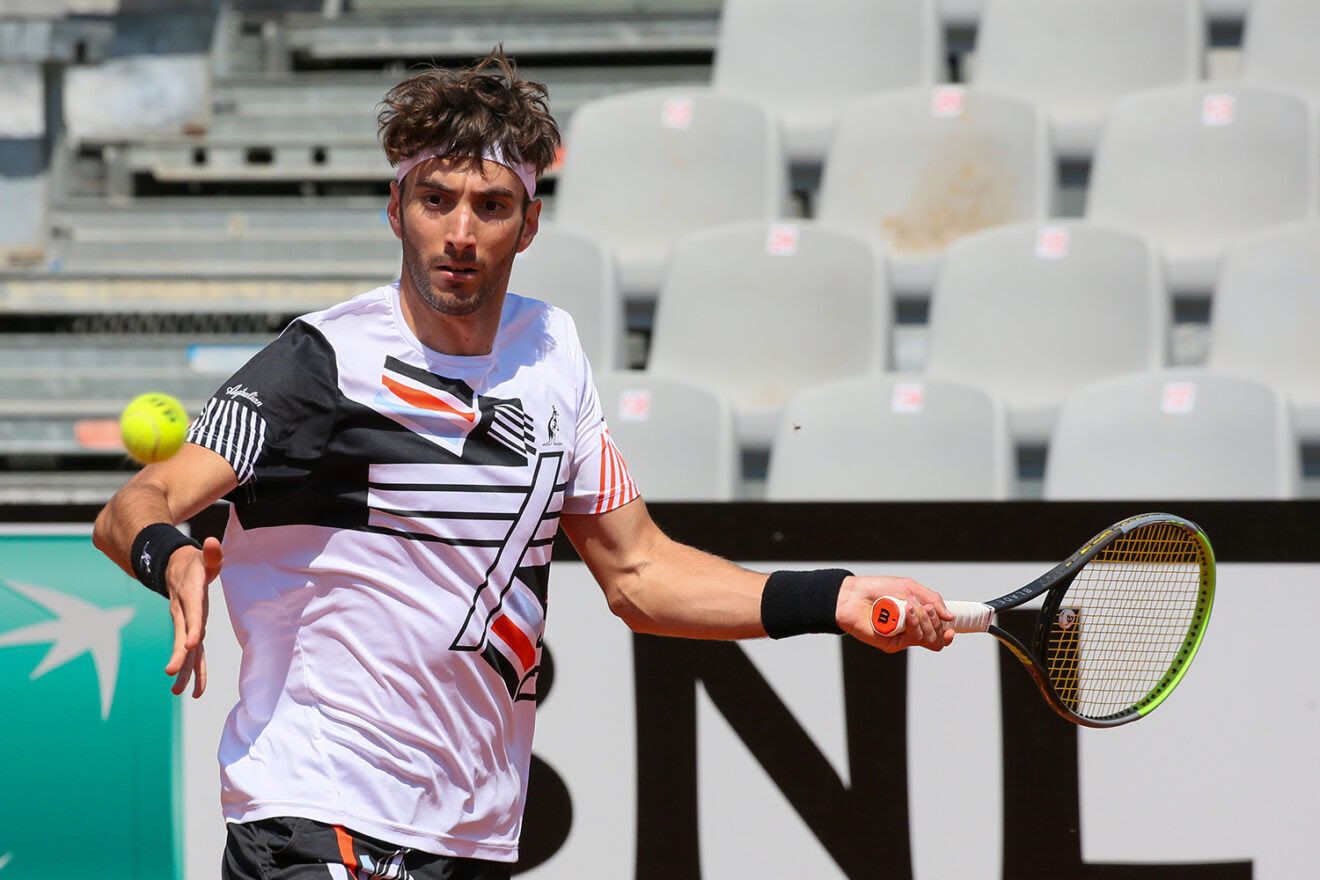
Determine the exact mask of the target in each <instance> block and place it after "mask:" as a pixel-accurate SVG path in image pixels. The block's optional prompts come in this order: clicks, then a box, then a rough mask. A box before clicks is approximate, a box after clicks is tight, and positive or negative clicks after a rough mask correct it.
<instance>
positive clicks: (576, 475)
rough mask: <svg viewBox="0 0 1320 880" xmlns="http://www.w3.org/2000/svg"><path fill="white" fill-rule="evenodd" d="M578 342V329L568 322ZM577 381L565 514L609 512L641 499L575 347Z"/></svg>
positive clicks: (587, 368) (583, 359) (588, 368)
mask: <svg viewBox="0 0 1320 880" xmlns="http://www.w3.org/2000/svg"><path fill="white" fill-rule="evenodd" d="M569 329H570V330H571V331H572V333H573V339H574V342H575V343H576V340H577V335H576V330H573V328H572V322H571V320H570V322H569ZM575 354H576V357H577V371H576V378H577V382H578V389H577V391H578V413H577V437H576V440H575V442H574V446H573V462H572V464H571V466H570V468H569V481H568V488H567V489H566V490H565V492H564V508H563V509H564V512H565V513H587V514H597V513H608V512H610V511H611V510H615V509H617V508H620V507H622V506H623V505H625V504H627V503H628V502H630V501H634V500H636V499H637V498H640V497H641V493H640V492H639V491H638V490H637V484H636V483H635V482H633V478H632V476H631V475H630V474H629V473H628V465H627V464H626V463H625V462H624V460H623V455H622V454H621V453H620V452H619V448H618V447H617V446H615V445H614V439H613V438H612V437H611V436H610V429H609V425H607V424H606V422H605V413H604V412H603V411H602V409H601V405H600V395H599V394H598V392H597V391H596V380H595V378H594V377H593V376H592V374H591V365H590V364H589V363H588V362H587V356H586V354H585V353H584V352H583V351H582V349H581V346H580V345H578V346H576V353H575Z"/></svg>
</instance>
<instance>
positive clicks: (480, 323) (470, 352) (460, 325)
mask: <svg viewBox="0 0 1320 880" xmlns="http://www.w3.org/2000/svg"><path fill="white" fill-rule="evenodd" d="M399 306H400V308H401V309H402V310H403V319H404V321H405V322H407V324H408V329H409V330H411V331H412V332H413V335H414V336H416V337H417V341H418V342H420V343H421V344H422V345H424V346H426V347H427V348H429V349H431V350H432V351H437V352H439V353H441V354H450V355H455V356H458V357H478V356H481V355H486V354H490V352H491V349H492V348H493V347H494V345H495V335H496V333H498V332H499V329H500V315H501V313H502V312H503V311H504V294H500V295H499V296H497V297H492V298H491V299H490V300H489V301H488V302H487V303H486V304H485V305H484V306H483V307H482V308H481V309H480V310H478V311H477V312H475V313H473V314H471V315H445V314H441V313H440V312H437V311H436V310H435V309H433V308H431V307H430V306H428V305H427V304H426V303H425V301H424V300H423V299H422V298H421V296H420V295H419V294H418V293H417V292H416V291H415V290H413V289H412V287H411V285H410V284H409V280H408V278H407V273H405V274H404V277H403V278H401V279H400V284H399Z"/></svg>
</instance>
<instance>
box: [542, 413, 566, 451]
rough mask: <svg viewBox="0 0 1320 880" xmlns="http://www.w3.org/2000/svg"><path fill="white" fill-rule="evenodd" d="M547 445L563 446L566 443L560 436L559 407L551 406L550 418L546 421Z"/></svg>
mask: <svg viewBox="0 0 1320 880" xmlns="http://www.w3.org/2000/svg"><path fill="white" fill-rule="evenodd" d="M545 445H546V446H563V445H564V443H563V441H562V440H561V439H560V437H559V407H557V406H551V407H550V418H548V419H546V422H545Z"/></svg>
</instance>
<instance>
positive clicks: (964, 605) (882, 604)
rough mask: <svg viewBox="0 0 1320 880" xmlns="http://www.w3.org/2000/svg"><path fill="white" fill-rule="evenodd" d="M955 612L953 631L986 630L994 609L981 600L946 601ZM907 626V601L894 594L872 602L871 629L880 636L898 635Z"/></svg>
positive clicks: (970, 631)
mask: <svg viewBox="0 0 1320 880" xmlns="http://www.w3.org/2000/svg"><path fill="white" fill-rule="evenodd" d="M944 604H945V605H946V606H947V607H948V609H949V610H950V611H952V612H953V620H952V624H953V631H954V632H960V633H972V632H985V631H986V630H987V629H989V628H990V618H991V617H993V616H994V613H995V612H994V609H993V608H991V607H990V606H989V605H985V604H983V603H981V602H945V603H944ZM906 628H907V603H906V602H904V601H903V600H902V599H895V598H894V597H893V596H881V597H880V598H879V599H876V600H875V602H873V603H872V604H871V629H873V630H875V634H876V635H878V636H896V635H898V634H899V633H901V632H903V630H904V629H906Z"/></svg>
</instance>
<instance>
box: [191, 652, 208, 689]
mask: <svg viewBox="0 0 1320 880" xmlns="http://www.w3.org/2000/svg"><path fill="white" fill-rule="evenodd" d="M205 692H206V645H205V644H201V645H198V646H197V662H196V663H195V664H194V674H193V699H194V700H196V699H198V698H199V697H201V695H202V694H203V693H205Z"/></svg>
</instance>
